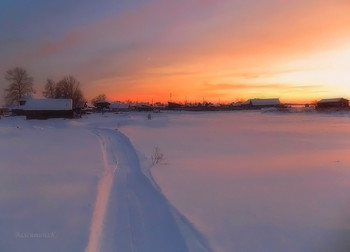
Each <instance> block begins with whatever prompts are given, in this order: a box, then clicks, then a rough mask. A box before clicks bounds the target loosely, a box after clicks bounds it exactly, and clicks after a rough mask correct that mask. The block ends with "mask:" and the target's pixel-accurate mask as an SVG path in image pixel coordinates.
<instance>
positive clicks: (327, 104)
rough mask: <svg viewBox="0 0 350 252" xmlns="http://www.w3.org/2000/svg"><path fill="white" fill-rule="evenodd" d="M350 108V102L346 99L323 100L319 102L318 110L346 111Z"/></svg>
mask: <svg viewBox="0 0 350 252" xmlns="http://www.w3.org/2000/svg"><path fill="white" fill-rule="evenodd" d="M348 107H349V100H347V99H344V98H333V99H322V100H320V101H319V102H317V105H316V109H321V110H322V109H344V108H348Z"/></svg>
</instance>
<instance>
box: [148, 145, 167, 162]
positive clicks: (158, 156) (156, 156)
mask: <svg viewBox="0 0 350 252" xmlns="http://www.w3.org/2000/svg"><path fill="white" fill-rule="evenodd" d="M163 161H164V154H163V153H161V152H160V150H159V147H158V146H156V147H155V148H154V151H153V153H152V155H151V162H152V166H156V165H158V164H161V162H163Z"/></svg>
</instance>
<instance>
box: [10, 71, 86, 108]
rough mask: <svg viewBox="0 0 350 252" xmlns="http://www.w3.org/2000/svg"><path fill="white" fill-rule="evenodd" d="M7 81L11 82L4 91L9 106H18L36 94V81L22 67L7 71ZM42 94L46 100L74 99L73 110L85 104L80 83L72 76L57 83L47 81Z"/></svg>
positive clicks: (50, 80)
mask: <svg viewBox="0 0 350 252" xmlns="http://www.w3.org/2000/svg"><path fill="white" fill-rule="evenodd" d="M5 80H7V81H8V82H9V85H8V87H7V88H5V90H4V91H5V102H6V103H7V104H8V105H16V104H18V103H19V101H20V100H21V99H23V98H25V97H26V96H28V95H31V94H33V93H35V90H34V84H33V81H34V79H33V77H31V76H30V75H29V74H28V72H27V71H26V70H25V69H23V68H22V67H15V68H12V69H9V70H7V71H6V73H5ZM42 94H43V96H44V97H46V98H53V99H72V103H73V108H77V107H80V106H81V105H82V104H83V103H85V99H84V96H83V93H82V91H81V88H80V82H79V81H78V80H77V79H75V78H74V77H73V76H71V75H68V76H65V77H63V78H62V79H61V80H59V81H57V82H55V81H54V80H52V79H50V78H49V79H47V80H46V83H45V87H44V91H43V92H42Z"/></svg>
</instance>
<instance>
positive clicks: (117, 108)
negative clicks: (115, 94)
mask: <svg viewBox="0 0 350 252" xmlns="http://www.w3.org/2000/svg"><path fill="white" fill-rule="evenodd" d="M109 108H110V110H112V111H113V112H127V111H129V110H130V109H129V104H126V103H122V102H119V101H116V102H112V103H111V104H110V105H109Z"/></svg>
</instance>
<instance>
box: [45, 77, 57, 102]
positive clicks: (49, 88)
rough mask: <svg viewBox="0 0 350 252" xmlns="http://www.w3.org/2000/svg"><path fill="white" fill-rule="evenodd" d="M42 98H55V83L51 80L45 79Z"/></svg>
mask: <svg viewBox="0 0 350 252" xmlns="http://www.w3.org/2000/svg"><path fill="white" fill-rule="evenodd" d="M43 96H44V97H46V98H55V97H56V83H55V82H54V81H53V80H52V79H47V80H46V84H45V87H44V91H43Z"/></svg>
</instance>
